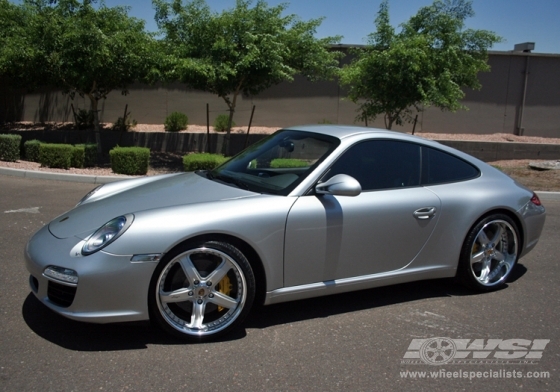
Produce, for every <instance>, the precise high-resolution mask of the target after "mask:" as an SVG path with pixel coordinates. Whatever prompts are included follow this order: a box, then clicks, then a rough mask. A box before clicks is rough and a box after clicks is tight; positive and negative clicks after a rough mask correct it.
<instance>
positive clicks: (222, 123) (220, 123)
mask: <svg viewBox="0 0 560 392" xmlns="http://www.w3.org/2000/svg"><path fill="white" fill-rule="evenodd" d="M228 122H229V115H227V114H220V115H219V116H218V117H216V119H215V120H214V131H216V132H225V131H227V128H228ZM231 127H232V128H233V127H235V122H233V121H232V122H231Z"/></svg>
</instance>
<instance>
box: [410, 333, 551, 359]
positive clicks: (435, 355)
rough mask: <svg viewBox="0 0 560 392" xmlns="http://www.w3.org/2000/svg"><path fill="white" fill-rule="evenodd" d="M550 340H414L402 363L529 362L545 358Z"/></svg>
mask: <svg viewBox="0 0 560 392" xmlns="http://www.w3.org/2000/svg"><path fill="white" fill-rule="evenodd" d="M549 342H550V339H534V340H527V339H506V340H504V339H487V340H485V339H450V338H430V339H412V341H411V342H410V345H409V346H408V349H407V351H406V353H405V354H404V357H403V359H402V360H401V364H428V365H444V364H481V363H493V364H527V363H536V362H538V360H540V359H541V358H542V355H543V352H544V349H545V348H546V345H547V344H548V343H549Z"/></svg>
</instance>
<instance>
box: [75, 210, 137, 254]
mask: <svg viewBox="0 0 560 392" xmlns="http://www.w3.org/2000/svg"><path fill="white" fill-rule="evenodd" d="M133 220H134V215H132V214H127V215H122V216H119V217H117V218H115V219H112V220H110V221H109V222H107V223H105V224H104V225H103V226H101V227H100V228H99V229H97V231H96V232H95V233H93V234H92V235H91V236H90V237H89V238H88V239H87V240H86V243H85V244H84V246H83V247H82V255H84V256H87V255H90V254H92V253H95V252H97V251H98V250H101V249H103V248H104V247H106V246H107V245H109V244H110V243H111V242H113V241H114V240H116V239H117V238H119V236H120V235H121V234H123V233H124V232H125V231H126V229H128V228H129V227H130V225H131V224H132V221H133Z"/></svg>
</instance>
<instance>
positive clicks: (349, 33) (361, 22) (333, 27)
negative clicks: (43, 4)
mask: <svg viewBox="0 0 560 392" xmlns="http://www.w3.org/2000/svg"><path fill="white" fill-rule="evenodd" d="M255 1H256V0H255ZM15 2H19V1H15ZM105 3H106V5H107V6H109V7H113V6H116V5H126V6H129V7H131V8H130V12H129V15H131V16H134V17H137V18H140V19H144V20H146V28H147V29H148V30H149V31H156V30H157V26H156V23H155V21H154V13H155V12H154V9H153V6H152V2H151V0H105ZM206 3H207V4H208V5H209V6H210V7H211V8H212V9H213V10H214V11H217V12H220V11H222V10H224V9H231V8H233V7H234V6H235V0H206ZM267 3H268V4H269V5H270V6H274V5H278V4H280V3H287V4H288V8H287V10H286V12H287V13H289V14H296V15H298V16H299V17H300V18H301V19H303V20H309V19H315V18H319V17H324V18H325V19H324V21H323V23H322V24H321V26H320V27H319V28H318V29H317V35H316V36H317V38H322V37H327V36H335V35H341V36H343V39H342V41H341V43H343V44H365V43H366V37H367V35H368V34H369V33H371V32H373V30H374V29H375V25H374V20H375V17H376V15H377V11H378V10H379V4H380V3H381V0H292V1H289V0H268V1H267ZM431 3H432V0H389V15H390V20H391V24H392V25H393V26H394V27H396V28H398V26H399V25H400V24H401V23H403V22H405V21H407V20H408V19H409V18H410V17H411V16H412V15H414V14H416V12H417V11H418V10H419V9H420V8H421V7H423V6H427V5H430V4H431ZM472 5H473V9H474V12H475V16H474V17H472V18H469V19H467V21H466V27H468V28H473V29H484V30H490V31H493V32H495V33H496V34H498V35H499V36H501V37H502V38H503V42H501V43H498V44H496V45H494V46H493V47H492V48H491V50H498V51H510V50H513V47H514V45H515V44H518V43H523V42H534V43H535V50H534V51H533V53H554V54H560V0H533V1H528V0H472Z"/></svg>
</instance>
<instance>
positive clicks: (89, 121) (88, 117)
mask: <svg viewBox="0 0 560 392" xmlns="http://www.w3.org/2000/svg"><path fill="white" fill-rule="evenodd" d="M76 127H78V129H89V128H93V110H85V109H78V113H76Z"/></svg>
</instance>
